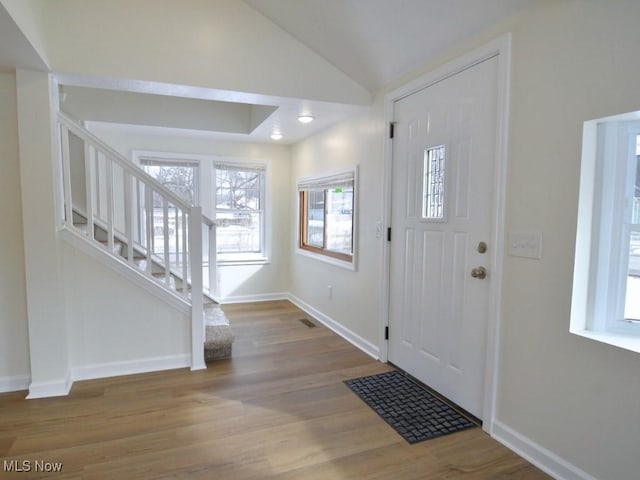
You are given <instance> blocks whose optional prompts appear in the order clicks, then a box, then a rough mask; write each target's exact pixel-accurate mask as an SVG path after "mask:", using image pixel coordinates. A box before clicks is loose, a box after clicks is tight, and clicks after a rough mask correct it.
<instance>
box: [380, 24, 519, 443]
mask: <svg viewBox="0 0 640 480" xmlns="http://www.w3.org/2000/svg"><path fill="white" fill-rule="evenodd" d="M493 57H497V58H498V66H497V68H498V75H497V78H498V85H497V102H498V104H497V118H496V159H495V172H494V186H495V188H494V194H493V197H492V209H493V218H494V219H495V222H494V225H493V226H492V238H491V244H492V245H495V254H494V255H493V258H492V261H491V265H490V272H491V277H492V283H491V287H490V293H489V312H488V324H487V352H486V363H485V373H484V376H485V381H484V402H483V423H482V428H483V430H485V431H486V432H487V433H488V434H489V435H492V432H493V426H494V423H495V419H496V418H495V417H496V404H497V392H498V381H499V378H498V372H499V368H498V367H499V361H500V331H501V320H502V282H503V266H504V241H505V212H506V190H507V188H506V186H507V163H508V161H507V160H508V147H509V143H508V140H509V98H510V77H511V34H510V33H506V34H504V35H501V36H500V37H498V38H496V39H494V40H492V41H491V42H489V43H487V44H485V45H483V46H482V47H479V48H477V49H475V50H473V51H471V52H469V53H467V54H465V55H463V56H461V57H458V58H456V59H454V60H452V61H450V62H448V63H447V64H445V65H443V66H441V67H439V68H436V69H435V70H433V71H431V72H429V73H427V74H425V75H422V76H420V77H419V78H417V79H415V80H413V81H411V82H409V83H407V84H405V85H403V86H401V87H399V88H397V89H395V90H393V91H391V92H389V93H387V94H386V95H385V97H384V116H385V125H390V124H391V123H393V121H394V104H395V102H397V101H399V100H401V99H403V98H405V97H407V96H409V95H411V94H412V93H415V92H417V91H419V90H422V89H424V88H427V87H429V86H431V85H434V84H436V83H438V82H440V81H442V80H444V79H446V78H448V77H451V76H453V75H455V74H456V73H459V72H462V71H464V70H466V69H468V68H471V67H473V66H474V65H477V64H479V63H481V62H483V61H485V60H488V59H490V58H493ZM385 137H386V138H385V166H384V178H385V181H384V225H385V226H386V227H389V228H390V227H391V181H392V178H391V176H392V162H393V140H392V139H391V138H389V135H386V136H385ZM382 270H383V275H382V288H381V291H382V311H383V315H382V318H381V322H380V326H379V334H378V338H379V339H380V341H379V352H380V360H381V361H382V362H387V361H388V340H385V328H386V327H388V326H389V303H390V302H389V298H390V294H391V290H390V289H391V279H390V272H391V246H390V242H387V241H385V242H384V248H383V268H382Z"/></svg>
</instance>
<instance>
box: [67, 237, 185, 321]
mask: <svg viewBox="0 0 640 480" xmlns="http://www.w3.org/2000/svg"><path fill="white" fill-rule="evenodd" d="M59 233H60V236H61V237H62V239H63V240H65V241H66V242H68V243H69V244H71V245H73V246H74V247H76V248H78V249H80V250H81V251H82V252H84V253H86V254H87V255H89V256H90V257H91V258H94V259H95V260H97V261H99V262H100V263H102V264H103V265H105V266H107V267H109V268H111V269H112V270H114V271H116V272H117V273H119V274H120V275H122V276H123V277H125V278H127V279H129V280H131V281H132V282H133V283H135V284H136V285H138V286H139V287H141V288H143V289H145V290H146V291H147V292H149V293H151V294H152V295H154V296H156V297H157V298H158V299H160V300H163V301H165V302H167V303H168V304H169V305H171V306H172V307H174V308H175V309H177V310H178V311H179V312H180V313H184V314H186V315H190V314H191V305H190V304H189V302H188V301H187V300H186V299H185V298H183V297H181V296H180V295H178V294H174V293H172V292H170V291H169V290H167V289H166V288H165V287H163V286H162V285H160V284H157V283H155V282H154V281H153V280H152V279H151V278H149V277H148V276H146V275H144V274H143V273H141V272H138V271H136V269H135V268H134V267H132V266H130V265H129V264H128V263H127V262H126V260H125V259H122V260H120V259H119V258H116V257H114V256H113V255H111V254H109V253H108V252H107V251H105V250H104V249H102V248H101V247H99V246H98V245H94V244H93V243H92V242H91V241H88V240H87V238H86V237H84V236H82V235H80V234H79V233H77V232H76V231H74V230H73V229H72V228H69V227H67V226H65V227H63V228H62V229H61V230H60V232H59Z"/></svg>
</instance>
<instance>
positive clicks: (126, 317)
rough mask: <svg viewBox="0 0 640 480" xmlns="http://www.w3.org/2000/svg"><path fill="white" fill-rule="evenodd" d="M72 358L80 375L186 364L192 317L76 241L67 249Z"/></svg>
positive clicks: (70, 354)
mask: <svg viewBox="0 0 640 480" xmlns="http://www.w3.org/2000/svg"><path fill="white" fill-rule="evenodd" d="M63 259H64V278H65V299H66V305H67V318H68V325H69V358H70V364H71V369H72V372H73V375H74V377H76V378H78V377H79V378H91V377H95V376H109V375H117V374H122V373H126V372H127V371H128V369H130V370H132V371H141V370H144V369H145V362H151V363H155V364H156V365H157V364H158V362H163V363H162V364H163V365H166V366H167V367H169V366H172V367H177V366H186V365H189V363H190V358H191V323H190V322H191V317H190V315H189V314H188V313H185V312H184V311H182V312H181V311H178V310H176V309H175V308H174V307H171V306H169V305H167V303H165V302H163V301H162V300H159V299H158V298H157V297H156V296H154V295H152V294H151V293H149V292H148V291H146V290H145V289H143V288H141V287H139V286H137V285H135V284H133V283H131V281H130V280H128V279H125V278H124V277H123V276H121V275H120V274H119V273H117V272H116V271H114V270H113V269H111V268H110V267H107V266H105V265H103V264H102V263H100V262H98V261H97V260H95V259H94V258H92V257H89V256H87V255H86V254H84V253H83V252H81V251H79V250H78V249H77V248H76V247H74V246H72V245H69V244H65V245H64V250H63Z"/></svg>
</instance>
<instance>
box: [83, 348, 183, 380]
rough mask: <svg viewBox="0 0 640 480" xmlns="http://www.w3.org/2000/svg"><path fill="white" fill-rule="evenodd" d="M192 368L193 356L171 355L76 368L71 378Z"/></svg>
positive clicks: (114, 375)
mask: <svg viewBox="0 0 640 480" xmlns="http://www.w3.org/2000/svg"><path fill="white" fill-rule="evenodd" d="M190 366H191V354H188V353H185V354H181V355H171V356H167V357H155V358H144V359H140V360H128V361H124V362H111V363H99V364H93V365H85V366H83V367H74V368H72V369H71V377H72V378H73V380H74V381H76V380H93V379H95V378H107V377H118V376H121V375H133V374H136V373H148V372H158V371H161V370H173V369H176V368H185V367H190Z"/></svg>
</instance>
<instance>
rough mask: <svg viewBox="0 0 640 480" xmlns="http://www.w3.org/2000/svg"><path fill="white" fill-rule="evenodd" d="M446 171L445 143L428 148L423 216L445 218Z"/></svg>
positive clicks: (426, 152)
mask: <svg viewBox="0 0 640 480" xmlns="http://www.w3.org/2000/svg"><path fill="white" fill-rule="evenodd" d="M444 172H445V156H444V145H440V146H439V147H435V148H428V149H426V150H425V152H424V182H423V189H422V191H423V192H424V202H423V204H422V218H427V219H430V220H442V219H444Z"/></svg>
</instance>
